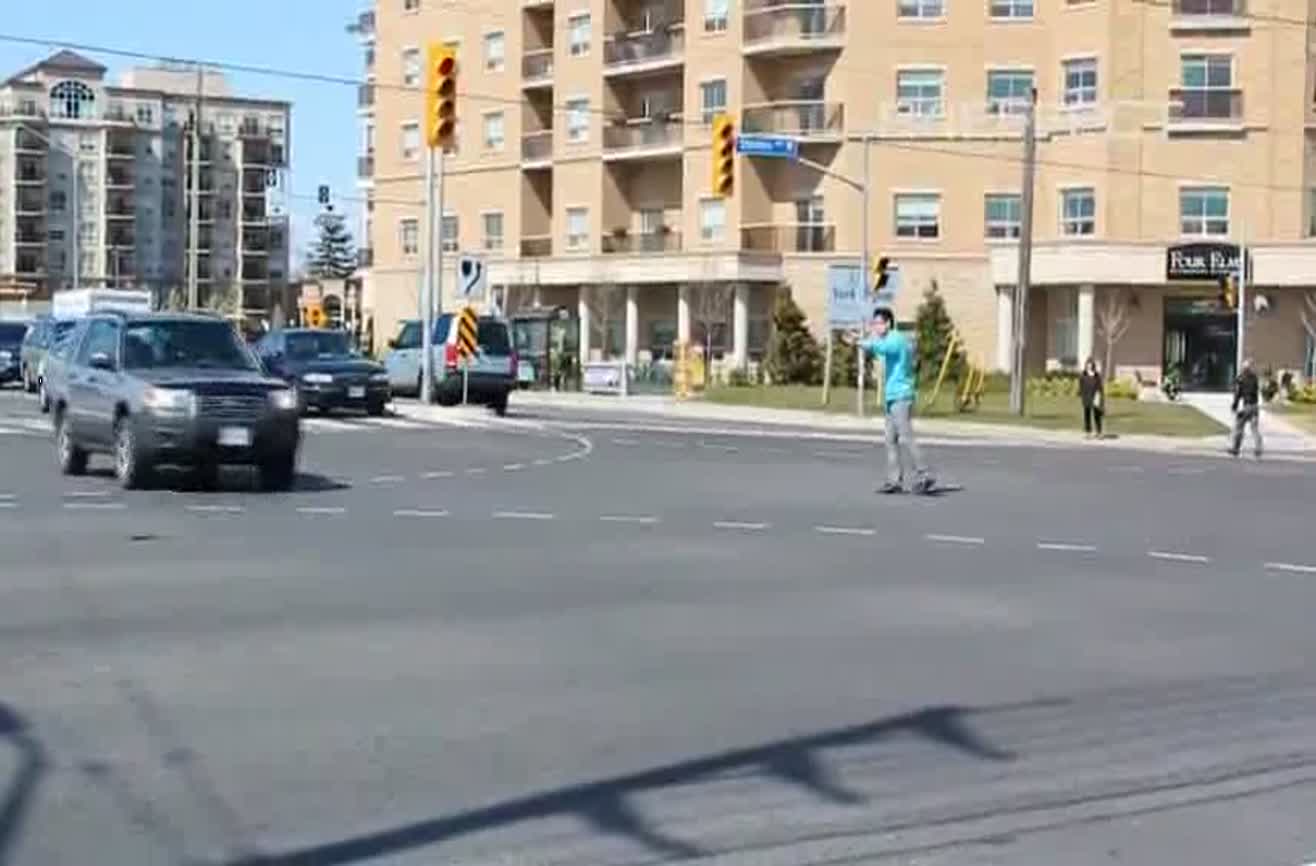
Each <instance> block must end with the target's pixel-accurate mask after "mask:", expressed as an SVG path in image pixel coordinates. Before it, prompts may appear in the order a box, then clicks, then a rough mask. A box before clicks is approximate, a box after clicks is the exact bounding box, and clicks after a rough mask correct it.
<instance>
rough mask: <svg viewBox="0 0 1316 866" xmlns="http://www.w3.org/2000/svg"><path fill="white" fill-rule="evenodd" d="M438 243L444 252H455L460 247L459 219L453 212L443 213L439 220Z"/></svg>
mask: <svg viewBox="0 0 1316 866" xmlns="http://www.w3.org/2000/svg"><path fill="white" fill-rule="evenodd" d="M439 244H440V246H442V247H443V251H444V252H445V253H455V252H457V250H458V249H459V248H460V247H461V221H460V220H459V219H457V215H456V214H455V213H445V214H444V215H443V219H442V220H441V221H440V222H439Z"/></svg>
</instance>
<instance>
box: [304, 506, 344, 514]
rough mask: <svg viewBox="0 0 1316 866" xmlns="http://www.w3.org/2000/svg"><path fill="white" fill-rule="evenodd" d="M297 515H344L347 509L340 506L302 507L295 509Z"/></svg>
mask: <svg viewBox="0 0 1316 866" xmlns="http://www.w3.org/2000/svg"><path fill="white" fill-rule="evenodd" d="M297 513H298V514H346V513H347V509H346V508H343V507H342V506H341V505H333V506H328V505H318V506H313V505H304V506H302V507H300V508H298V509H297Z"/></svg>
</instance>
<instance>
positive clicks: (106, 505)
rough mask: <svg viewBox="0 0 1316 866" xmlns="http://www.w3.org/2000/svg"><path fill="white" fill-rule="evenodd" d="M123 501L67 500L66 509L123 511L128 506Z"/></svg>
mask: <svg viewBox="0 0 1316 866" xmlns="http://www.w3.org/2000/svg"><path fill="white" fill-rule="evenodd" d="M127 507H128V506H127V505H124V504H123V503H122V502H65V503H64V509H65V510H66V511H122V510H123V509H125V508H127Z"/></svg>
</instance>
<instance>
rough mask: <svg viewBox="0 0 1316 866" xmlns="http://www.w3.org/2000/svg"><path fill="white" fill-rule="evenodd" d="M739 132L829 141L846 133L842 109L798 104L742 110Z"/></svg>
mask: <svg viewBox="0 0 1316 866" xmlns="http://www.w3.org/2000/svg"><path fill="white" fill-rule="evenodd" d="M740 129H741V132H744V133H747V134H756V133H768V134H774V135H794V136H799V137H801V138H832V137H837V136H840V135H841V134H842V133H843V132H844V131H845V105H844V104H843V103H840V102H818V101H812V100H798V101H792V102H769V103H762V104H759V105H747V106H745V110H744V116H743V117H742V118H741V121H740Z"/></svg>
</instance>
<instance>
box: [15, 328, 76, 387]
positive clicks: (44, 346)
mask: <svg viewBox="0 0 1316 866" xmlns="http://www.w3.org/2000/svg"><path fill="white" fill-rule="evenodd" d="M77 321H78V320H77V319H53V318H51V317H50V316H39V317H38V318H37V319H36V320H35V321H33V323H32V326H31V327H30V328H29V329H28V332H27V336H26V337H24V338H23V349H22V358H21V361H20V363H21V366H22V371H21V373H22V378H23V387H24V388H25V389H26V390H27V392H28V393H29V394H41V395H42V396H41V404H42V410H43V411H44V410H45V409H46V408H47V401H46V399H45V395H44V392H43V383H44V382H45V365H46V356H47V355H48V354H49V353H50V351H51V350H52V349H53V348H55V347H56V346H58V345H59V342H60V340H62V339H63V338H64V337H66V336H67V335H68V334H69V332H70V331H72V330H73V326H74V325H75V324H77Z"/></svg>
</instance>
